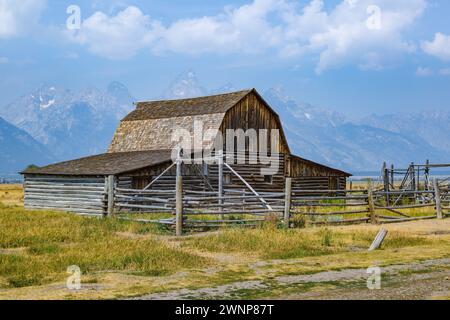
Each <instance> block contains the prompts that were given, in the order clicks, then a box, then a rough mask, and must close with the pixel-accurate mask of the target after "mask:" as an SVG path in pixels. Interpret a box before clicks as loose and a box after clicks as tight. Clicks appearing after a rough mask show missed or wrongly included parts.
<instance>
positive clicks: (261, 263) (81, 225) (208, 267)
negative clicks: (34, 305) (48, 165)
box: [0, 185, 450, 299]
mask: <svg viewBox="0 0 450 320" xmlns="http://www.w3.org/2000/svg"><path fill="white" fill-rule="evenodd" d="M22 199H23V195H22V190H21V186H17V185H16V186H0V299H77V298H81V299H106V298H107V299H111V298H124V297H134V296H141V295H145V294H162V293H165V292H171V291H173V290H179V289H190V290H198V289H200V288H212V287H215V286H226V285H228V284H232V283H245V282H248V281H260V282H261V283H264V285H266V286H268V287H266V289H264V290H263V291H261V290H255V289H253V291H251V290H250V291H248V290H247V291H246V292H240V293H239V292H238V294H237V295H236V296H231V298H264V297H283V296H284V295H286V294H288V292H287V291H286V290H287V289H286V288H284V287H283V288H282V289H280V286H279V285H274V284H273V283H272V282H273V279H274V278H276V277H283V276H288V275H300V274H312V273H317V272H322V271H329V270H342V269H346V268H367V267H369V266H372V265H374V264H376V265H378V266H387V265H392V264H399V263H400V264H408V263H412V262H417V261H422V260H429V259H442V258H448V257H450V250H449V248H450V232H449V230H450V223H449V220H448V219H446V220H443V221H437V220H432V221H418V222H414V223H411V222H410V223H402V224H396V225H389V226H386V228H388V229H389V234H388V237H387V239H386V241H385V243H384V244H383V247H382V250H378V251H376V252H371V253H369V252H367V248H368V247H369V245H370V243H371V242H372V240H373V238H374V236H375V234H376V233H377V231H378V229H379V226H372V225H359V226H348V227H328V228H325V227H321V228H307V229H290V230H285V229H277V228H276V226H275V225H273V224H270V223H268V224H266V225H263V226H262V227H259V228H255V229H246V230H243V229H236V228H231V229H226V230H219V231H215V232H209V233H204V234H192V235H189V236H185V237H182V238H175V237H173V236H172V234H171V233H169V232H168V231H166V230H163V229H161V228H157V227H155V226H154V225H151V224H140V223H136V222H130V221H121V220H116V219H112V218H109V219H98V218H88V217H79V216H76V215H73V214H67V213H61V212H51V211H28V210H25V209H24V208H23V207H22ZM71 265H77V266H79V267H80V269H81V271H82V289H81V290H79V291H71V290H68V289H67V288H66V286H65V282H66V279H67V277H68V276H69V275H68V274H67V268H68V267H69V266H71ZM339 285H340V284H339V283H333V286H334V287H336V286H339ZM294 287H295V288H296V289H295V290H297V291H296V292H295V294H298V293H299V292H304V291H308V290H318V289H319V288H323V287H324V284H323V283H322V284H320V285H313V286H294ZM294 287H292V288H291V289H289V290H290V291H289V294H292V293H293V292H292V290H294V289H293V288H294ZM325 287H326V286H325ZM267 288H268V289H267ZM244 291H245V290H244ZM226 297H229V296H226Z"/></svg>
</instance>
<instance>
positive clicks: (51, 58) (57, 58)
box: [0, 0, 450, 118]
mask: <svg viewBox="0 0 450 320" xmlns="http://www.w3.org/2000/svg"><path fill="white" fill-rule="evenodd" d="M78 13H79V15H78ZM449 14H450V1H448V0H332V1H321V0H308V1H291V0H253V1H252V0H242V1H224V0H215V1H210V0H208V1H207V0H190V1H182V0H172V1H167V0H166V1H163V0H150V1H149V0H147V1H140V0H129V1H128V0H117V1H115V0H112V1H102V0H94V1H85V0H82V1H76V0H69V1H66V0H21V1H15V0H0V108H1V107H2V106H4V105H6V104H7V103H9V102H11V101H13V100H14V99H16V98H18V97H19V96H21V95H24V94H27V93H29V92H30V91H32V90H33V89H35V88H36V87H39V86H40V85H41V84H52V85H58V86H63V87H67V88H70V89H73V90H77V89H81V88H84V87H87V86H96V87H98V88H100V89H103V88H105V87H106V86H107V84H108V83H109V82H111V81H119V82H122V83H124V84H125V85H126V86H127V87H128V88H129V90H130V92H131V93H132V94H133V95H134V96H135V97H136V98H137V100H149V99H152V98H154V97H157V96H159V95H160V93H161V92H162V91H163V90H164V89H165V88H166V87H167V86H168V85H169V84H170V82H171V81H172V80H173V79H174V78H175V77H176V76H177V75H178V74H179V73H181V72H183V71H185V70H188V69H192V70H194V71H195V72H196V73H197V75H198V78H199V79H200V82H201V83H202V84H203V85H204V86H205V87H206V88H207V89H210V90H214V89H216V88H218V87H221V86H223V85H224V84H227V83H232V84H233V85H234V86H235V87H238V88H252V87H255V88H257V89H258V90H260V91H262V92H264V91H265V90H266V89H268V88H271V87H274V86H281V87H283V88H284V90H285V91H286V93H287V94H288V95H289V96H291V97H292V98H294V99H296V100H298V101H303V102H308V103H311V104H313V105H316V106H320V107H324V108H328V109H332V110H335V111H338V112H341V113H343V114H346V115H347V116H349V117H351V118H358V117H362V116H364V115H368V114H372V113H376V114H386V113H395V112H402V113H406V112H418V111H426V110H436V109H440V110H449V111H450V103H449V101H450V20H449V19H448V17H449Z"/></svg>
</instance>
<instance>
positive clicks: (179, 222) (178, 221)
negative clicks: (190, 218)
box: [175, 176, 183, 237]
mask: <svg viewBox="0 0 450 320" xmlns="http://www.w3.org/2000/svg"><path fill="white" fill-rule="evenodd" d="M176 183H177V189H176V197H175V198H176V200H175V201H176V208H175V229H176V231H175V233H176V236H177V237H179V236H181V235H183V177H182V176H177V182H176Z"/></svg>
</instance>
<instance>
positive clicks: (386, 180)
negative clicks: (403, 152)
mask: <svg viewBox="0 0 450 320" xmlns="http://www.w3.org/2000/svg"><path fill="white" fill-rule="evenodd" d="M383 181H384V191H385V192H386V206H388V207H389V204H390V199H389V190H390V188H389V169H388V168H387V165H386V162H383Z"/></svg>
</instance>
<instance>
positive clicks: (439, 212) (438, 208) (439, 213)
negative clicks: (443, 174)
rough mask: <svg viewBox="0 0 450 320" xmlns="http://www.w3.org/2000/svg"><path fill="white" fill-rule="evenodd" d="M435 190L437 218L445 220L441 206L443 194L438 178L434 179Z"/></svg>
mask: <svg viewBox="0 0 450 320" xmlns="http://www.w3.org/2000/svg"><path fill="white" fill-rule="evenodd" d="M433 189H434V202H435V203H436V216H437V218H438V219H444V216H443V214H442V206H441V192H440V190H439V183H438V180H437V178H434V179H433Z"/></svg>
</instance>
